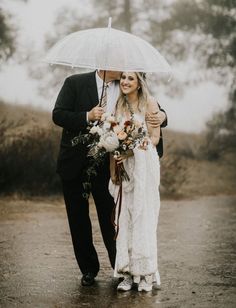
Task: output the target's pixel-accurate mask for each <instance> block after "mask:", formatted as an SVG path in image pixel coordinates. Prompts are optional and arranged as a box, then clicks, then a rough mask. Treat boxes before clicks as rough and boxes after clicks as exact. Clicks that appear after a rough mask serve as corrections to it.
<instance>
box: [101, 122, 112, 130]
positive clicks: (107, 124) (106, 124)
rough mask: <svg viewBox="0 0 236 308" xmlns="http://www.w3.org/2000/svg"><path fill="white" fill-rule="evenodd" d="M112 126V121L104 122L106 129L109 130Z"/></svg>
mask: <svg viewBox="0 0 236 308" xmlns="http://www.w3.org/2000/svg"><path fill="white" fill-rule="evenodd" d="M110 127H111V123H109V122H104V123H103V129H104V130H108V129H110Z"/></svg>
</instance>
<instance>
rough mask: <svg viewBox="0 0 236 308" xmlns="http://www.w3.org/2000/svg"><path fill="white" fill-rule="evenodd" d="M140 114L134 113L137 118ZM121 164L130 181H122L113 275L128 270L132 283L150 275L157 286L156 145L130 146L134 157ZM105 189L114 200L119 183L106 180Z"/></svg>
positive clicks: (158, 276) (157, 208) (119, 274)
mask: <svg viewBox="0 0 236 308" xmlns="http://www.w3.org/2000/svg"><path fill="white" fill-rule="evenodd" d="M140 116H141V115H139V114H138V115H135V117H136V118H137V119H138V120H140ZM124 167H125V169H126V171H127V173H128V174H129V177H130V181H128V182H125V181H124V182H123V183H122V186H123V191H122V205H121V212H120V218H119V233H118V236H117V240H116V247H117V255H116V264H115V273H114V276H115V277H122V276H123V274H125V273H129V274H131V275H132V276H134V282H139V280H140V277H141V276H147V275H152V280H153V282H154V281H155V282H156V283H157V284H158V285H160V275H159V272H158V261H157V225H158V216H159V209H160V196H159V184H160V165H159V157H158V154H157V151H156V148H155V147H154V146H153V145H152V144H151V143H149V145H148V148H147V150H142V149H140V148H136V149H134V156H132V157H129V158H128V159H126V160H125V161H124ZM109 190H110V193H111V194H112V196H113V197H114V200H116V198H117V194H118V190H119V186H117V185H114V184H113V183H112V182H111V181H110V183H109ZM116 210H117V209H116ZM116 220H117V213H116ZM135 280H136V281H135Z"/></svg>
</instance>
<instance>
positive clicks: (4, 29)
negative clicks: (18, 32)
mask: <svg viewBox="0 0 236 308" xmlns="http://www.w3.org/2000/svg"><path fill="white" fill-rule="evenodd" d="M13 32H14V31H13V28H12V26H10V23H9V16H8V15H7V14H6V12H4V11H3V10H2V9H0V61H1V62H3V61H6V60H7V59H9V58H10V57H11V56H12V54H13V52H14V51H15V44H14V33H13Z"/></svg>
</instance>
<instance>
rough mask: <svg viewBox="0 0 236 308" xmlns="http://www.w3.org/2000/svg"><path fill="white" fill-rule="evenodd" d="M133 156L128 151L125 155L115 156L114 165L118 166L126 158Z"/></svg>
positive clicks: (130, 151)
mask: <svg viewBox="0 0 236 308" xmlns="http://www.w3.org/2000/svg"><path fill="white" fill-rule="evenodd" d="M133 155H134V153H133V151H132V150H128V151H127V152H126V153H125V154H122V155H115V156H114V158H115V160H116V163H117V164H118V165H119V164H122V163H123V162H124V161H125V160H126V159H127V158H128V157H131V156H133Z"/></svg>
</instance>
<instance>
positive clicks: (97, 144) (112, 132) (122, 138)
mask: <svg viewBox="0 0 236 308" xmlns="http://www.w3.org/2000/svg"><path fill="white" fill-rule="evenodd" d="M146 139H147V132H146V130H145V128H144V125H143V123H141V122H139V121H136V120H133V119H132V120H127V121H125V122H123V121H117V120H116V119H115V117H114V116H113V115H111V114H109V113H104V114H103V115H102V118H101V122H100V124H98V125H90V126H89V127H88V133H86V134H81V135H79V136H76V137H74V138H73V139H72V145H73V146H75V145H77V144H79V143H83V144H86V145H87V147H88V154H87V156H88V157H90V158H92V164H91V166H90V167H89V168H88V170H87V175H88V177H89V178H90V177H91V175H92V174H96V173H95V167H96V166H98V165H99V164H100V163H102V161H103V160H104V158H105V155H106V153H111V154H112V155H113V156H114V158H116V157H117V156H119V155H125V154H127V152H128V151H130V150H133V149H134V148H135V147H136V146H139V145H142V144H143V143H144V142H146ZM117 167H118V172H119V175H118V176H119V178H120V179H121V180H125V181H129V176H128V174H127V172H126V171H125V169H124V166H123V164H119V165H118V166H117Z"/></svg>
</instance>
